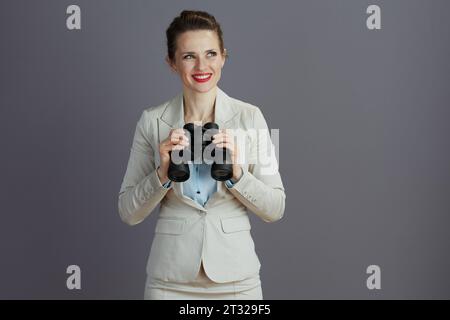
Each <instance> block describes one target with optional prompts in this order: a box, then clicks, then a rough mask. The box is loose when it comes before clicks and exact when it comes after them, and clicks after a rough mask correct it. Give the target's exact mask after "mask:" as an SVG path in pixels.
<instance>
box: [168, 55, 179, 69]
mask: <svg viewBox="0 0 450 320" xmlns="http://www.w3.org/2000/svg"><path fill="white" fill-rule="evenodd" d="M166 63H167V64H168V65H169V67H170V69H171V70H172V71H173V72H175V73H176V72H177V68H176V66H175V64H174V63H173V62H172V60H170V58H169V56H166Z"/></svg>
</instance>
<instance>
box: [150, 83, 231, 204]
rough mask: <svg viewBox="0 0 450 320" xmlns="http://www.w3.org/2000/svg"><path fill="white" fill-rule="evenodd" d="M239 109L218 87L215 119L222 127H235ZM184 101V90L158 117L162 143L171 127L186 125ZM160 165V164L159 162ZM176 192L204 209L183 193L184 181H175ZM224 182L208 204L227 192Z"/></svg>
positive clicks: (187, 201) (185, 200) (159, 138)
mask: <svg viewBox="0 0 450 320" xmlns="http://www.w3.org/2000/svg"><path fill="white" fill-rule="evenodd" d="M238 111H239V110H238V109H237V108H236V107H235V106H234V105H233V103H232V101H231V98H230V97H229V96H228V95H227V94H226V93H225V92H223V91H222V90H221V89H220V88H217V95H216V101H215V108H214V121H215V122H216V123H217V124H218V125H219V128H220V129H235V128H236V127H235V126H236V123H235V116H236V115H237V113H238ZM184 124H185V123H184V102H183V92H181V93H179V94H178V95H177V96H176V97H174V98H173V99H172V100H170V101H169V103H168V104H167V106H166V108H165V109H164V111H163V113H162V115H161V117H160V118H158V141H159V143H161V142H162V141H164V140H165V139H166V138H167V137H168V136H169V132H170V130H171V129H176V128H182V127H183V126H184ZM158 165H159V164H158ZM172 184H173V190H174V193H175V194H176V195H177V196H178V197H179V198H180V199H181V200H183V201H184V202H185V203H187V204H189V205H191V206H193V207H195V208H198V209H203V208H204V207H202V206H200V205H199V204H198V203H197V202H195V201H194V200H192V199H191V198H189V197H187V196H185V195H184V194H183V183H179V182H173V181H172ZM225 189H226V188H225V187H224V182H221V181H217V192H216V193H214V194H213V195H212V196H211V198H210V199H209V200H208V204H209V203H210V202H211V201H212V202H214V201H215V199H218V198H219V197H220V194H221V193H223V192H225Z"/></svg>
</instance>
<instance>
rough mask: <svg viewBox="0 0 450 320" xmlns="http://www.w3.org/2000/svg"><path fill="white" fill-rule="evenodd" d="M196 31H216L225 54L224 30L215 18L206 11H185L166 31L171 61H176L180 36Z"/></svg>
mask: <svg viewBox="0 0 450 320" xmlns="http://www.w3.org/2000/svg"><path fill="white" fill-rule="evenodd" d="M194 30H211V31H215V32H216V34H217V37H218V38H219V46H220V51H221V52H222V54H224V46H223V34H222V29H221V28H220V24H219V23H218V22H217V21H216V19H215V18H214V16H213V15H211V14H209V13H207V12H204V11H189V10H184V11H182V12H181V13H180V15H179V16H178V17H176V18H175V19H173V21H172V23H171V24H170V26H169V28H167V30H166V38H167V55H168V57H169V59H170V60H171V61H174V60H175V51H176V49H177V38H178V36H179V35H180V34H182V33H183V32H186V31H194Z"/></svg>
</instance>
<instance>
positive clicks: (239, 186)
mask: <svg viewBox="0 0 450 320" xmlns="http://www.w3.org/2000/svg"><path fill="white" fill-rule="evenodd" d="M253 124H254V128H255V129H256V130H257V131H258V134H257V135H256V136H255V137H254V140H253V143H252V148H251V152H250V153H251V159H250V162H251V164H250V165H249V167H248V170H245V169H243V170H242V172H243V174H242V176H241V177H240V179H239V180H238V181H237V182H235V183H234V184H233V185H232V186H230V184H225V185H226V186H227V188H228V190H229V191H230V192H231V193H232V194H233V195H234V196H235V197H236V198H237V199H238V200H239V201H240V202H241V203H242V204H244V205H245V206H246V207H247V208H248V209H249V210H250V211H252V212H254V213H255V214H256V215H258V216H259V217H260V218H261V219H263V220H264V221H265V222H274V221H277V220H279V219H281V218H282V217H283V215H284V209H285V200H286V194H285V192H284V187H283V183H282V181H281V176H280V173H279V171H278V162H277V159H276V156H275V150H274V148H273V144H272V141H271V139H270V134H269V130H268V126H267V123H266V120H265V119H264V116H263V114H262V113H261V111H260V110H259V108H258V109H256V111H255V114H254V123H253ZM261 133H262V134H261ZM262 136H264V138H263V139H261V137H262ZM269 148H270V149H271V150H270V152H268V151H269V150H268V149H269Z"/></svg>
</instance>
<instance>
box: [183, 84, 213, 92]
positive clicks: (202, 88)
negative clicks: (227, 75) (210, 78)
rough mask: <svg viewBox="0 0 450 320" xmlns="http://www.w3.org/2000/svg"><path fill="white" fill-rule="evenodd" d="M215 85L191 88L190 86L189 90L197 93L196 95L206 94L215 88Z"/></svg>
mask: <svg viewBox="0 0 450 320" xmlns="http://www.w3.org/2000/svg"><path fill="white" fill-rule="evenodd" d="M216 85H217V84H210V83H208V84H195V85H193V86H190V87H189V89H190V90H191V91H194V92H197V93H208V92H210V91H211V90H212V89H214V88H215V87H216Z"/></svg>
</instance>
